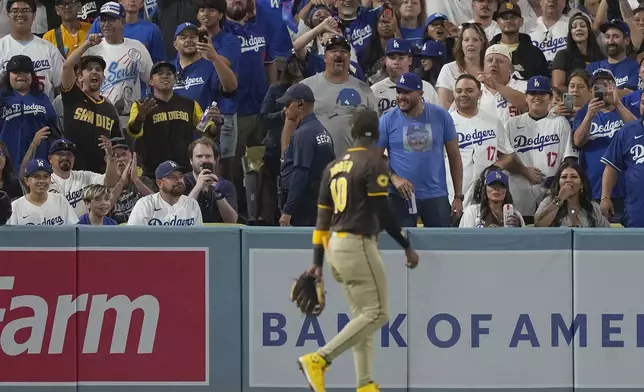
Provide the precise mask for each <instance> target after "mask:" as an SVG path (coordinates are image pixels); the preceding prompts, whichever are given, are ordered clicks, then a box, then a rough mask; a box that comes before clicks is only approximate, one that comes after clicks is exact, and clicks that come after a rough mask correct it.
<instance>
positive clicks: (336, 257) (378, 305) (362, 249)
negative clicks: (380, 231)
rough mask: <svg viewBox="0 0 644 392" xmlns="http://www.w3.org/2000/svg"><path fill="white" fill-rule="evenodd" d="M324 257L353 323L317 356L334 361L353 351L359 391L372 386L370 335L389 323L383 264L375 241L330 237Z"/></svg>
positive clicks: (340, 235) (348, 237)
mask: <svg viewBox="0 0 644 392" xmlns="http://www.w3.org/2000/svg"><path fill="white" fill-rule="evenodd" d="M326 255H327V262H328V263H329V267H330V269H331V274H332V275H333V277H334V278H335V280H336V281H337V282H338V283H340V284H342V287H343V289H344V294H345V296H346V298H347V299H348V301H349V306H350V308H351V315H352V319H351V321H349V323H348V324H347V325H346V326H345V327H344V328H343V329H342V331H340V332H339V333H338V334H337V335H336V336H335V337H334V338H333V339H331V341H329V342H328V343H327V345H326V346H324V347H322V348H321V349H320V350H319V351H318V353H319V354H320V355H322V356H323V357H324V358H326V359H327V360H328V361H333V359H335V358H337V357H338V356H340V354H342V353H343V352H345V351H346V350H348V349H349V348H352V349H353V359H354V362H355V370H356V378H357V380H358V387H362V386H364V385H367V384H369V383H370V382H372V374H371V371H372V363H373V347H372V341H373V334H374V333H375V332H376V331H378V329H380V327H382V326H383V325H384V324H385V323H386V322H387V320H388V319H389V316H388V302H387V280H386V277H385V268H384V264H383V262H382V257H381V256H380V251H379V250H378V242H377V240H376V237H363V236H358V235H353V234H349V233H333V234H332V236H331V239H330V240H329V247H328V250H327V252H326Z"/></svg>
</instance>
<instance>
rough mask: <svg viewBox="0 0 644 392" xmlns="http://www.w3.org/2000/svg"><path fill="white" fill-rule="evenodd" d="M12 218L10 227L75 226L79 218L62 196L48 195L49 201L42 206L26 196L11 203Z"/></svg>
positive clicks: (9, 222) (9, 223)
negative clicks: (33, 202)
mask: <svg viewBox="0 0 644 392" xmlns="http://www.w3.org/2000/svg"><path fill="white" fill-rule="evenodd" d="M11 211H12V214H11V217H10V218H9V221H8V222H7V224H8V225H27V226H59V225H75V224H77V223H78V217H77V216H76V214H75V213H74V210H73V209H72V207H71V206H70V205H69V203H67V200H65V198H64V197H63V196H62V195H58V194H55V193H49V194H47V201H45V203H44V204H43V205H41V206H37V205H35V204H32V203H31V202H30V201H28V200H27V197H26V196H23V197H21V198H20V199H17V200H14V201H13V202H12V203H11Z"/></svg>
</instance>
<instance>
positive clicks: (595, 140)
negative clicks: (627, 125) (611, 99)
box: [572, 104, 624, 200]
mask: <svg viewBox="0 0 644 392" xmlns="http://www.w3.org/2000/svg"><path fill="white" fill-rule="evenodd" d="M587 112H588V104H586V105H584V107H583V108H581V109H579V111H578V112H577V114H576V115H575V120H574V126H573V128H572V132H573V135H574V133H575V132H576V131H577V128H578V127H579V125H580V124H581V123H582V122H583V121H584V117H586V113H587ZM623 126H624V121H623V120H622V118H621V117H620V115H619V113H618V112H617V109H614V110H612V111H610V112H608V113H604V112H601V111H600V112H599V113H598V114H597V115H596V116H595V117H594V118H593V122H592V123H591V125H590V137H589V139H588V142H587V143H586V145H585V146H583V147H582V148H581V149H580V150H579V164H580V165H581V167H583V168H584V170H586V174H588V179H589V180H590V186H591V187H592V188H593V199H594V200H599V199H600V198H601V196H602V175H603V174H604V165H603V164H602V163H601V158H602V156H603V155H604V153H605V152H606V149H607V148H608V145H609V144H610V142H611V139H612V138H613V137H614V135H615V134H616V133H619V131H620V129H622V127H623ZM612 197H616V198H622V197H624V176H623V175H620V176H619V179H618V180H617V184H616V185H615V188H614V189H613V194H612Z"/></svg>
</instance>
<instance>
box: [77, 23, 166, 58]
mask: <svg viewBox="0 0 644 392" xmlns="http://www.w3.org/2000/svg"><path fill="white" fill-rule="evenodd" d="M99 23H100V18H96V19H95V20H94V22H93V23H92V27H91V28H90V29H89V33H88V35H89V34H99V33H100V32H101V28H100V25H99ZM123 36H124V37H125V38H129V39H135V40H137V41H139V42H141V43H142V44H143V45H144V46H145V47H146V49H147V50H148V52H150V57H152V62H154V63H156V62H158V61H165V60H166V54H165V46H164V44H163V36H162V35H161V30H160V29H159V26H157V25H155V24H154V23H152V22H148V21H147V20H138V21H136V22H135V23H126V24H125V27H124V28H123Z"/></svg>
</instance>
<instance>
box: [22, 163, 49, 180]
mask: <svg viewBox="0 0 644 392" xmlns="http://www.w3.org/2000/svg"><path fill="white" fill-rule="evenodd" d="M39 171H44V172H47V173H49V174H51V173H53V170H52V168H51V165H50V164H49V162H47V161H46V160H44V159H32V160H31V161H29V162H27V166H25V173H24V174H25V177H29V176H30V175H32V174H34V173H35V172H39Z"/></svg>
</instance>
